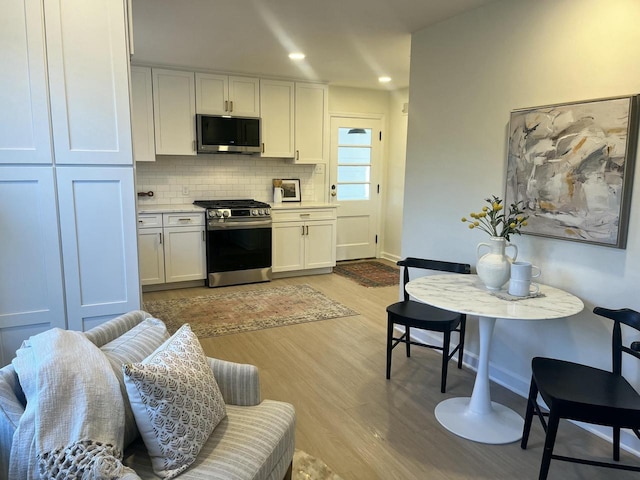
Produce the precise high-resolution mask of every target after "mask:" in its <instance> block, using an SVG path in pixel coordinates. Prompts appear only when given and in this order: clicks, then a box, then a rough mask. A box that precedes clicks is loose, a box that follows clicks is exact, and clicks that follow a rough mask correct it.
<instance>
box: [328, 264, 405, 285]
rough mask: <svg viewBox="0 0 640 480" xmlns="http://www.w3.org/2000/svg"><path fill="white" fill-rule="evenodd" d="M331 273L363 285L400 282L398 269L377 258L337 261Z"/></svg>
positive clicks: (395, 283) (396, 283)
mask: <svg viewBox="0 0 640 480" xmlns="http://www.w3.org/2000/svg"><path fill="white" fill-rule="evenodd" d="M333 273H337V274H338V275H342V276H343V277H347V278H349V279H351V280H353V281H354V282H358V283H359V284H360V285H362V286H364V287H390V286H392V285H398V284H399V283H400V269H399V268H396V267H392V266H390V265H387V264H384V263H382V262H379V261H377V260H366V261H363V262H349V263H338V264H337V265H336V266H335V267H334V268H333Z"/></svg>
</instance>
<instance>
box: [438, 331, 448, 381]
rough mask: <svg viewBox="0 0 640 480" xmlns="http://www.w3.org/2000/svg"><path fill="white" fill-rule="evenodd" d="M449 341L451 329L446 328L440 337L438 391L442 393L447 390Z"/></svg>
mask: <svg viewBox="0 0 640 480" xmlns="http://www.w3.org/2000/svg"><path fill="white" fill-rule="evenodd" d="M450 343H451V330H447V331H446V332H444V334H443V339H442V378H441V379H440V391H441V392H442V393H444V392H445V391H446V390H447V368H448V366H449V346H450Z"/></svg>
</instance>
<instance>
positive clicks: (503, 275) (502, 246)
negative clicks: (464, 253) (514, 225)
mask: <svg viewBox="0 0 640 480" xmlns="http://www.w3.org/2000/svg"><path fill="white" fill-rule="evenodd" d="M483 248H488V249H489V251H488V252H487V253H485V254H484V255H482V256H480V255H481V251H482V249H483ZM507 248H513V250H514V253H513V256H512V257H510V256H508V255H507V254H506V253H505V251H506V249H507ZM476 253H477V256H478V263H477V264H476V271H477V273H478V277H479V278H480V280H481V281H482V283H484V285H485V286H486V287H487V289H488V290H500V289H501V288H502V286H503V285H504V284H505V283H507V281H508V280H509V275H510V274H511V262H513V261H514V260H515V259H516V257H517V256H518V247H516V246H515V245H511V244H510V243H508V242H507V241H506V240H505V239H504V237H489V243H480V244H479V245H478V248H477V250H476Z"/></svg>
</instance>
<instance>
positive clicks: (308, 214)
mask: <svg viewBox="0 0 640 480" xmlns="http://www.w3.org/2000/svg"><path fill="white" fill-rule="evenodd" d="M300 216H301V217H310V216H311V214H310V213H301V214H300Z"/></svg>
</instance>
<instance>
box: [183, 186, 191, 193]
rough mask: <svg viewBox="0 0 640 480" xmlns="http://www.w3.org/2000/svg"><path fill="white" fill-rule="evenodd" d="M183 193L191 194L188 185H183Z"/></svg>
mask: <svg viewBox="0 0 640 480" xmlns="http://www.w3.org/2000/svg"><path fill="white" fill-rule="evenodd" d="M182 195H189V187H187V186H186V185H183V186H182Z"/></svg>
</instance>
